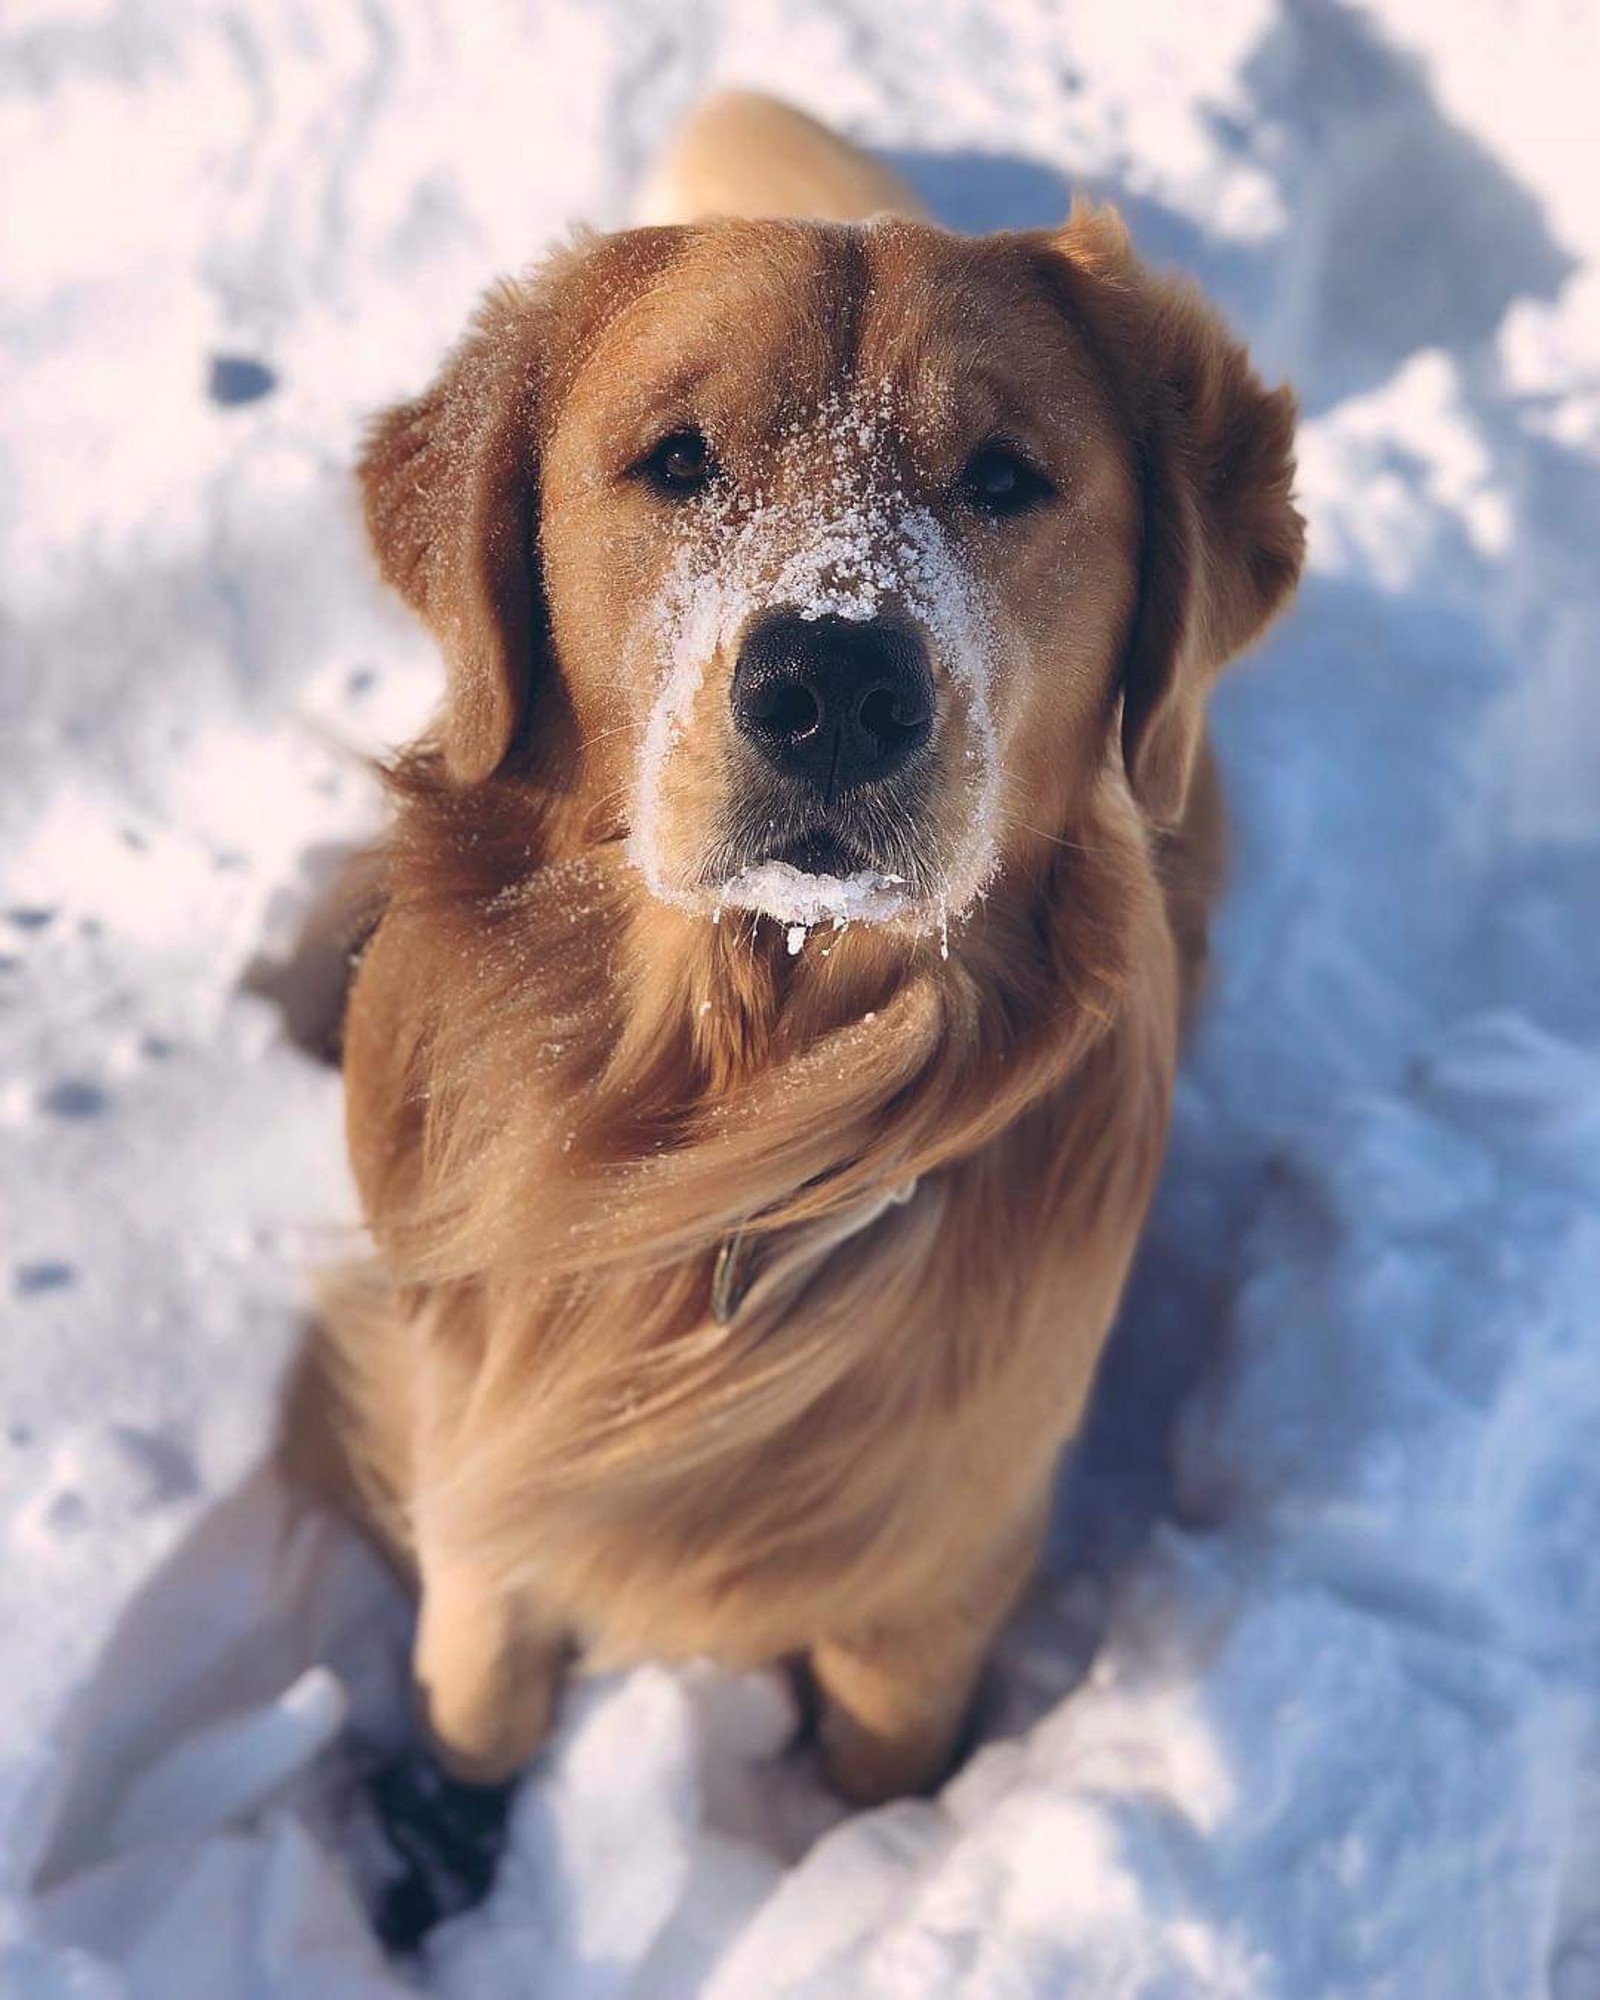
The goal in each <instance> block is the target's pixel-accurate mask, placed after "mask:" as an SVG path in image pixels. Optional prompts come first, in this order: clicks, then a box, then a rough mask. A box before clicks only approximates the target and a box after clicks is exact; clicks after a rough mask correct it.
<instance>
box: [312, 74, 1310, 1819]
mask: <svg viewBox="0 0 1600 2000" xmlns="http://www.w3.org/2000/svg"><path fill="white" fill-rule="evenodd" d="M653 199H654V201H655V203H656V206H657V210H658V212H661V213H665V214H667V215H668V216H669V217H671V218H673V219H669V220H667V221H665V222H660V223H656V224H654V225H652V226H646V227H639V228H634V229H628V230H625V231H622V232H620V233H617V234H612V235H599V236H586V237H584V238H582V239H581V240H579V241H577V242H576V243H575V244H573V245H572V246H571V247H569V248H566V249H564V250H562V251H561V252H560V253H559V254H557V255H555V256H554V257H552V258H551V259H550V261H549V262H548V263H546V264H545V265H544V266H543V267H542V268H541V269H539V270H537V271H536V272H534V273H533V274H532V275H531V276H529V277H527V278H524V279H521V280H518V281H516V282H508V283H504V284H502V285H500V286H498V287H497V288H496V289H495V290H494V291H493V292H491V294H490V295H489V297H488V298H487V300H486V301H485V302H484V304H483V306H482V308H481V310H480V311H479V313H478V316H477V318H476V320H475V322H474V323H473V325H472V327H471V328H470V330H469V331H468V333H467V335H466V337H465V339H464V340H463V342H462V343H461V345H460V346H459V347H458V348H457V349H456V351H455V352H454V353H453V354H452V355H451V356H450V357H449V359H448V360H447V361H446V362H445V364H444V366H443V368H442V370H441V372H440V374H439V376H438V378H437V380H436V381H435V382H434V383H433V385H432V386H431V387H430V388H429V389H427V390H426V391H425V392H424V393H423V394H422V395H420V396H419V397H418V398H417V399H416V400H415V401H414V402H410V403H407V404H405V405H403V406H402V407H400V408H399V409H396V410H393V411H391V412H389V413H388V414H387V415H386V416H384V417H382V418H381V419H380V420H379V421H378V422H377V424H376V425H375V427H374V428H373V430H372V433H371V436H370V440H369V442H368V444H367V447H366V451H365V455H364V457H363V459H362V462H361V485H362V490H363V494H364V498H365V505H366V514H367V521H368V525H369V528H370V533H371V540H372V546H373V548H374V550H375V552H376V556H377V561H378V564H379V567H380V569H381V571H382V573H383V575H384V577H385V578H386V579H387V580H388V582H389V583H390V584H392V585H393V586H394V588H395V589H396V590H398V591H399V593H400V594H401V596H402V597H403V598H404V599H405V600H406V602H407V603H408V604H409V605H410V606H411V607H412V608H413V609H414V610H415V612H416V613H417V614H418V615H419V617H421V618H422V619H423V620H424V621H425V622H426V624H427V625H428V626H429V628H430V629H431V631H432V632H433V633H434V635H435V636H436V638H437V640H438V642H439V646H440V649H441V651H442V653H443V655H444V661H445V667H446V673H447V692H446V697H445V701H444V706H443V708H442V711H441V713H440V716H439V718H438V722H437V726H436V727H435V728H434V729H433V730H432V731H431V732H430V733H429V734H428V735H427V736H425V737H424V738H423V740H421V741H420V742H418V743H416V744H415V745H413V746H412V747H411V748H409V749H408V750H406V751H405V752H404V753H403V754H402V755H401V756H399V757H398V759H397V760H396V761H395V763H394V765H393V767H392V769H391V771H390V774H389V776H390V784H391V789H392V794H393V801H394V808H395V813H394V826H393V831H392V834H391V836H390V838H389V840H388V842H387V846H386V849H385V851H384V856H383V866H384V899H385V902H384V912H383V915H382V919H381V922H380V923H379V925H378V927H377V930H376V934H375V935H374V936H373V938H372V940H371V943H370V945H369V946H368V948H367V950H366V951H365V954H364V956H363V958H362V961H361V964H360V967H359V971H358V973H357V976H356V981H355V985H354V989H353V993H352V996H351V1001H350V1010H349V1017H348V1024H347V1033H346V1052H345V1069H346V1077H347V1103H348V1121H349V1140H350V1149H351V1155H352V1159H353V1162H354V1167H355V1173H356V1177H357V1181H358V1184H359V1188H360V1192H361V1196H362V1200H363V1204H364V1208H365V1212H366V1217H367V1221H368V1223H369V1225H370V1228H371V1232H372V1236H373V1238H374V1241H375V1244H376V1249H377V1256H376V1259H375V1261H374V1262H373V1264H372V1265H371V1266H370V1267H369V1268H366V1269H364V1270H362V1271H360V1272H358V1273H356V1274H354V1275H352V1276H351V1277H350V1278H348V1280H346V1281H345V1282H343V1283H342V1284H340V1285H339V1286H337V1287H336V1288H335V1290H334V1294H333V1296H332V1297H331V1299H330V1301H329V1307H328V1311H327V1315H326V1323H325V1325H324V1326H323V1328H322V1330H321V1332H320V1335H319V1336H318V1338H317V1340H316V1342H315V1344H314V1346H313V1349H312V1351H311V1353H310V1355H309V1357H308V1360H307V1364H306V1367H305V1370H304V1371H303V1376H302V1380H301V1383H300V1385H299V1392H298V1394H297V1396H296V1399H295V1404H294V1409H293V1412H292V1414H291V1418H290V1424H291V1429H292V1430H293V1431H295V1432H296V1433H297V1434H298V1439H297V1441H296V1440H291V1442H292V1443H296V1448H297V1449H298V1451H299V1456H300V1458H301V1459H302V1461H304V1462H307V1463H309V1462H312V1461H318V1462H320V1463H321V1464H322V1467H323V1476H324V1478H326V1477H328V1476H329V1473H328V1464H329V1455H330V1454H332V1455H333V1462H334V1466H335V1471H334V1473H333V1475H332V1476H334V1477H335V1478H336V1479H337V1482H338V1485H339V1488H340V1491H341V1492H342V1494H343V1496H344V1498H345V1499H346V1500H347V1501H348V1503H349V1504H350V1505H352V1506H353V1507H354V1508H356V1509H357V1510H358V1512H359V1514H360V1516H361V1518H362V1519H363V1520H364V1521H365V1523H366V1524H367V1525H368V1526H369V1528H370V1529H371V1530H372V1531H373V1532H375V1533H376V1534H377V1535H378V1536H379V1537H380V1538H381V1539H382V1540H383V1542H384V1543H385V1544H386V1546H387V1547H388V1549H389V1550H390V1552H391V1553H392V1555H393V1556H394V1558H395V1560H396V1561H398V1562H399V1563H400V1564H401V1565H402V1566H403V1567H404V1568H405V1570H406V1571H407V1573H408V1574H409V1575H410V1576H411V1577H412V1578H413V1579H414V1582H415V1585H416V1588H417V1591H418V1595H419V1615H418V1625H417V1636H416V1650H415V1662H414V1664H415V1679H416V1686H417V1690H418V1697H419V1703H420V1708H421V1714H422V1718H423V1720H424V1723H425V1726H426V1730H427V1732H428V1735H429V1737H430V1739H431V1742H432V1744H433V1745H434V1747H435V1748H436V1750H437V1753H438V1755H439V1756H440V1758H441V1759H442V1760H443V1762H444V1763H445V1765H446V1766H447V1768H448V1769H449V1770H450V1771H452V1772H453V1773H455V1774H457V1775H459V1776H462V1777H465V1778H468V1779H472V1780H479V1781H487V1780H493V1779H498V1778H501V1777H503V1776H505V1775H506V1774H508V1773H510V1772H512V1771H514V1770H515V1769H516V1768H517V1767H518V1766H520V1765H521V1764H522V1763H523V1762H524V1761H525V1760H526V1759H527V1758H528V1757H529V1756H530V1755H531V1753H532V1752H533V1751H534V1750H535V1749H536V1748H537V1746H538V1745H539V1743H540V1741H541V1739H542V1737H543V1736H544V1735H545V1733H546V1731H547V1730H548V1728H549V1726H550V1720H551V1714H552V1706H553V1703H554V1701H555V1698H556V1695H557V1692H558V1688H559V1684H560V1680H561V1676H562V1674H563V1672H564V1670H565V1669H566V1666H567V1664H568V1663H569V1661H570V1660H571V1659H572V1658H573V1657H574V1656H575V1655H578V1654H581V1655H583V1656H584V1657H586V1658H587V1660H588V1661H589V1662H591V1663H597V1664H609V1663H614V1662H619V1661H623V1660H630V1659H637V1658H639V1657H640V1656H646V1655H648V1656H652V1657H657V1658H666V1659H681V1658H684V1657H686V1656H690V1655H709V1656H713V1657H715V1658H717V1659H720V1660H723V1661H727V1662H732V1663H755V1662H761V1661H774V1660H798V1661H803V1662H804V1663H805V1664H806V1666H807V1667H808V1668H809V1672H810V1676H811V1678H812V1681H813V1683H814V1687H815V1692H816V1698H817V1705H818V1735H819V1744H820V1755H821V1758H822V1761H823V1764H824V1767H825V1770H826V1772H827V1775H828V1777H829V1778H830V1780H831V1781H832V1783H833V1784H834V1785H835V1786H836V1787H837V1788H838V1790H839V1791H840V1792H841V1793H843V1794H844V1795H846V1796H847V1797H849V1798H851V1799H854V1800H861V1801H867V1800H878V1799H883V1798H886V1797H889V1796H892V1795H894V1794H897V1793H902V1792H905V1791H908V1790H914V1789H917V1788H921V1787H926V1786H927V1785H929V1784H931V1783H933V1782H934V1781H936V1780H937V1779H938V1778H939V1777H940V1776H941V1775H942V1774H943V1772H944V1771H945V1770H946V1768H947V1767H948V1764H949V1762H950V1760H951V1758H952V1756H953V1755H954V1753H955V1749H956V1746H957V1745H958V1743H959V1741H960V1735H961V1731H962V1727H963V1722H964V1718H965V1716H966V1713H967V1710H968V1706H969V1703H970V1700H971V1697H972V1693H973V1689H974V1686H975V1682H976V1679H977V1676H978V1674H979V1670H980V1668H981V1665H982V1663H983V1660H984V1657H985V1653H986V1650H987V1648H988V1647H989V1645H990V1642H991V1640H992V1638H993V1635H994V1633H995V1631H996V1628H997V1626H998V1625H999V1623H1000V1622H1001V1621H1002V1620H1003V1619H1004V1618H1005V1616H1006V1614H1007V1612H1008V1610H1009V1609H1010V1608H1011V1606H1012V1605H1013V1604H1014V1602H1015V1600H1016V1598H1017V1596H1018V1593H1019V1591H1020V1589H1021V1588H1022V1586H1023V1584H1024V1583H1025V1581H1026V1579H1027V1577H1028V1574H1029V1570H1030V1566H1031V1565H1032V1563H1033V1561H1034V1559H1035V1552H1036V1547H1037V1543H1038V1540H1039V1535H1040V1529H1041V1524H1042V1522H1043V1519H1044V1516H1045V1512H1046V1507H1047V1503H1048V1498H1049V1494H1050V1490H1051V1482H1052V1474H1053V1471H1054V1468H1055V1465H1056V1461H1057V1458H1058V1455H1059V1453H1060V1452H1061V1449H1062V1446H1063V1443H1064V1442H1065V1441H1066V1440H1068V1439H1069V1438H1070V1437H1071V1436H1072V1434H1073V1431H1074V1428H1075V1427H1076V1426H1077V1424H1078V1422H1079V1419H1080V1415H1081V1412H1082V1411H1083V1408H1084V1403H1085V1398H1086V1396H1087V1394H1088V1391H1089V1388H1090V1385H1091V1382H1092V1379H1093V1376H1094V1373H1095V1366H1096V1361H1097V1357H1098V1356H1099V1354H1100V1351H1101V1347H1102V1345H1103V1343H1104V1341H1105V1338H1106V1334H1107V1330H1108V1328H1109V1327H1110V1324H1111V1321H1112V1317H1113V1315H1114V1313H1115V1311H1116V1308H1117V1302H1118V1296H1119V1294H1120V1292H1121V1290H1122V1286H1123V1281H1124V1278H1125V1275H1126V1273H1127V1270H1128V1265H1129V1261H1130V1259H1131V1257H1132V1255H1133V1251H1134V1248H1135V1246H1136V1244H1137V1241H1138V1237H1139V1232H1140V1228H1141V1224H1142V1221H1143V1218H1144V1214H1145V1210H1146V1206H1147V1204H1148V1202H1149V1199H1150V1194H1151V1189H1152V1185H1153V1183H1154V1180H1155V1176H1156V1172H1157V1168H1158V1165H1159V1162H1160V1159H1161V1154H1162V1148H1163V1143H1164V1139H1165V1133H1166V1127H1167V1121H1168V1114H1169V1106H1170V1099H1171V1093H1172V1085H1173V1070H1174V1062H1175V1052H1176V1048H1177V1042H1178V1034H1179V1026H1180V1020H1181V1017H1182V1015H1183V1012H1184V1009H1185V1005H1186V1002H1187V999H1188V996H1189V994H1190V993H1191V992H1192V989H1193V985H1194V982H1195V979H1196V977H1197V975H1198V970H1199V966H1200V963H1201V959H1202V957H1203V951H1204V938H1205V909H1206V902H1207V899H1208V897H1209V894H1210V891H1211V888H1212V885H1213V882H1214V879H1215V874H1216V865H1217V852H1218V836H1219V829H1220V819H1219V811H1218V801H1217V796H1216V791H1215V784H1214V778H1213V775H1212V770H1211V766H1210V763H1209V759H1208V757H1207V753H1206V750H1205V745H1204V710H1205V702H1206V696H1207V692H1208V689H1209V687H1210V685H1211V683H1212V681H1213V678H1214V677H1215V675H1216V674H1217V672H1218V670H1219V669H1220V668H1221V667H1222V666H1223V664H1224V663H1225V662H1226V661H1227V660H1228V659H1229V658H1230V656H1232V655H1233V654H1235V653H1236V652H1237V651H1238V650H1239V649H1240V648H1241V647H1243V646H1245V645H1247V644H1248V643H1249V642H1251V641H1252V640H1253V639H1255V638H1256V637H1257V635H1258V634H1259V633H1260V632H1261V631H1262V629H1263V627H1264V626H1265V625H1266V623H1267V621H1268V620H1269V619H1270V618H1271V617H1272V616H1273V614H1274V613H1275V612H1276V611H1278V610H1279V609H1280V607H1281V606H1282V605H1283V604H1284V603H1285V601H1286V600H1287V599H1288V597H1289V596H1290V594H1291V592H1292V590H1293V587H1294V585H1295V581H1296V578H1297V575H1298V572H1299V568H1300V561H1301V548H1302V530H1301V523H1300V519H1299V517H1298V515H1297V514H1296V512H1295V509H1294V506H1293V504H1292V501H1291V495H1290V488H1291V480H1292V473H1293V461H1292V447H1293V428H1294V409H1293V403H1292V400H1291V397H1290V395H1289V393H1288V391H1287V390H1285V389H1277V390H1274V391H1271V392H1269V391H1267V390H1265V389H1263V388H1262V386H1261V385H1260V383H1259V382H1258V380H1257V378H1256V377H1255V375H1254V374H1253V373H1252V371H1251V368H1250V365H1249V362H1248V360H1247V358H1246V355H1245V353H1244V351H1243V349H1242V348H1241V347H1240V346H1239V345H1238V344H1237V342H1236V341H1234V340H1233V339H1232V338H1231V337H1230V336H1229V334H1228V333H1227V331H1226V330H1225V329H1224V327H1223V326H1222V325H1221V323H1220V322H1219V320H1218V318H1217V316H1216V315H1215V313H1214V312H1212V311H1211V310H1210V309H1209V308H1208V307H1207V305H1206V304H1205V303H1204V302H1203V301H1202V299H1201V298H1200V297H1199V296H1198V294H1197V293H1196V292H1195V291H1194V290H1193V289H1191V287H1190V286H1189V285H1187V284H1186V283H1183V282H1177V281H1173V280H1171V279H1168V278H1162V277H1155V276H1152V275H1151V274H1150V273H1149V272H1147V271H1146V270H1145V269H1144V268H1143V267H1142V266H1141V265H1140V264H1139V263H1138V262H1137V261H1136V259H1135V257H1134V255H1133V254H1132V252H1131V250H1130V248H1129V244H1128V240H1127V237H1126V235H1125V233H1124V231H1123V228H1122V227H1121V225H1120V223H1119V222H1118V220H1117V219H1116V217H1115V215H1114V214H1112V213H1110V212H1108V211H1105V210H1101V211H1098V212H1091V211H1087V210H1077V211H1075V212H1074V214H1073V216H1072V217H1071V219H1070V220H1069V221H1068V222H1066V223H1065V224H1064V225H1063V226H1062V227H1060V228H1059V229H1055V230H1045V231H1039V230H1027V231H1016V232H1007V233H1003V234H999V235H994V236H989V237H983V238H964V237H961V236H958V235H953V234H951V233H948V232H947V231H945V230H943V229H940V228H936V227H934V226H932V225H931V224H930V223H928V222H927V221H925V220H922V219H920V218H919V216H918V215H917V213H916V206H915V203H914V201H913V199H912V198H911V197H910V196H909V195H908V194H907V193H906V191H905V190H904V189H902V188H900V187H899V186H898V184H897V183H896V182H894V181H893V180H892V179H891V178H890V177H889V176H888V175H887V174H886V173H885V171H884V170H883V169H882V168H881V167H879V166H877V165H875V164H874V163H872V162H871V161H869V160H868V159H866V158H865V156H863V155H862V154H860V153H859V152H857V151H856V150H855V149H854V148H853V147H850V146H848V145H846V144H845V143H844V142H843V141H842V140H840V139H838V138H836V137H834V136H833V135H831V134H830V133H828V132H826V131H825V130H824V129H823V128H822V127H820V126H818V125H815V124H813V123H812V122H811V121H810V120H809V119H805V118H803V117H801V116H800V115H799V114H798V113H796V112H793V111H789V110H787V109H785V108H784V107H783V106H781V105H776V104H774V103H772V102H771V101H770V100H766V99H761V98H752V97H745V96H740V97H734V98H728V99H721V100H718V101H717V102H715V103H713V104H712V105H711V106H709V107H707V109H706V110H705V111H704V112H702V114H701V115H700V116H699V118H698V119H697V120H696V121H694V122H693V123H692V124H691V125H690V127H689V128H688V129H687V131H686V132H685V133H684V134H683V135H682V137H681V138H680V140H679V142H678V145H677V148H676V150H675V152H674V154H673V155H672V157H671V158H670V159H669V160H668V162H667V163H666V165H665V167H664V169H663V171H662V174H661V176H660V177H659V179H658V181H657V183H656V187H655V191H654V195H653ZM696 217H699V218H705V219H693V218H696Z"/></svg>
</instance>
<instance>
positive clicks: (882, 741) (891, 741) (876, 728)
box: [856, 688, 928, 755]
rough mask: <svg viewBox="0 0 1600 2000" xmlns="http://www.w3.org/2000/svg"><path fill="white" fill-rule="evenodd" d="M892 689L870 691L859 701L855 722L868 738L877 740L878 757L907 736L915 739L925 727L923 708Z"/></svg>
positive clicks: (903, 741)
mask: <svg viewBox="0 0 1600 2000" xmlns="http://www.w3.org/2000/svg"><path fill="white" fill-rule="evenodd" d="M904 692H905V691H903V690H899V689H896V688H873V689H872V690H871V691H870V692H869V693H868V694H867V695H865V696H864V697H863V699H862V703H861V706H860V707H859V708H858V709H857V710H856V719H857V720H858V721H859V722H860V724H861V727H862V728H863V729H864V730H865V731H866V732H867V734H868V735H869V736H872V737H875V738H876V739H877V743H878V748H879V752H880V754H883V755H887V754H888V753H889V752H890V751H891V750H897V749H898V748H899V747H900V745H901V744H902V743H905V742H906V741H908V740H909V739H910V738H911V737H914V736H919V735H920V734H921V733H922V731H923V729H924V728H925V727H926V725H927V721H928V716H927V712H926V710H925V708H924V707H923V706H922V704H921V703H919V702H917V701H916V700H915V698H914V697H912V696H911V695H910V694H908V693H906V694H905V698H904V699H902V694H903V693H904Z"/></svg>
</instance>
